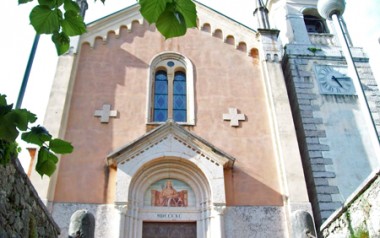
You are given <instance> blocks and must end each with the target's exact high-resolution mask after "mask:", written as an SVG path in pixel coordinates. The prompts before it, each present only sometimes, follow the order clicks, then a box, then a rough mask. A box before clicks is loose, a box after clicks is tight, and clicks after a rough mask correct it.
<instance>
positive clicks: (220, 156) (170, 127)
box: [107, 120, 235, 168]
mask: <svg viewBox="0 0 380 238" xmlns="http://www.w3.org/2000/svg"><path fill="white" fill-rule="evenodd" d="M155 150H161V152H162V150H164V152H167V153H168V154H170V153H174V154H183V155H184V154H187V155H190V154H197V155H199V156H200V158H201V159H205V160H208V161H211V162H212V163H215V164H216V165H222V166H223V167H224V168H232V166H233V164H234V162H235V158H233V157H232V156H230V155H228V154H227V153H225V152H223V151H222V150H220V149H218V148H216V147H215V146H214V145H212V144H211V143H209V142H208V141H206V140H204V139H203V138H201V137H199V136H197V135H195V134H194V133H191V132H189V131H188V130H186V129H184V128H183V127H182V126H180V125H178V124H177V123H175V122H174V121H171V120H169V121H167V122H166V123H165V124H162V125H161V126H159V127H157V128H156V129H154V130H152V131H150V132H148V133H146V134H145V135H143V136H141V137H140V138H138V139H137V140H135V141H133V142H131V143H129V144H127V145H125V146H123V147H121V148H119V149H117V150H115V151H113V152H112V153H110V154H109V155H108V156H107V162H108V164H114V165H117V164H119V163H125V162H128V161H130V160H132V159H136V158H138V157H139V156H141V155H142V154H144V153H152V151H155Z"/></svg>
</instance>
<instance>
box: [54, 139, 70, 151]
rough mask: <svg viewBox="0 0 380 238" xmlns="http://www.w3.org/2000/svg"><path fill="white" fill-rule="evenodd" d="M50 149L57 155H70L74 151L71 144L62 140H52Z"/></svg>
mask: <svg viewBox="0 0 380 238" xmlns="http://www.w3.org/2000/svg"><path fill="white" fill-rule="evenodd" d="M49 148H50V149H51V150H52V151H53V152H55V153H57V154H68V153H71V152H73V149H74V147H73V146H72V145H71V143H70V142H67V141H64V140H61V139H54V140H51V141H50V143H49Z"/></svg>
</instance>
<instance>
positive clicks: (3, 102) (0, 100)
mask: <svg viewBox="0 0 380 238" xmlns="http://www.w3.org/2000/svg"><path fill="white" fill-rule="evenodd" d="M7 105H8V104H7V95H4V94H0V106H7Z"/></svg>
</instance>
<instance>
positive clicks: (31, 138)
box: [21, 126, 51, 146]
mask: <svg viewBox="0 0 380 238" xmlns="http://www.w3.org/2000/svg"><path fill="white" fill-rule="evenodd" d="M21 139H22V140H24V141H25V142H28V143H32V144H35V145H39V146H42V145H43V143H44V142H45V141H50V140H51V135H50V134H49V132H48V131H47V130H46V129H45V128H44V127H42V126H35V127H32V129H31V130H30V132H24V133H22V135H21Z"/></svg>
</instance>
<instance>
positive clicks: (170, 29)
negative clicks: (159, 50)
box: [156, 8, 186, 39]
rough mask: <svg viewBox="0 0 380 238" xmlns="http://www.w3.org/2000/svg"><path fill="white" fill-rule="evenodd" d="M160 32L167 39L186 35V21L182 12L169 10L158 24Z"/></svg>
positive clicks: (159, 19)
mask: <svg viewBox="0 0 380 238" xmlns="http://www.w3.org/2000/svg"><path fill="white" fill-rule="evenodd" d="M156 27H157V29H158V31H159V32H161V34H162V35H163V36H164V37H165V38H166V39H168V38H172V37H177V36H183V35H185V33H186V23H185V19H184V17H183V16H182V14H181V13H180V12H177V11H173V10H171V9H170V8H167V9H166V10H165V11H164V12H163V13H162V14H161V16H160V17H159V18H158V20H157V22H156Z"/></svg>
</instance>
